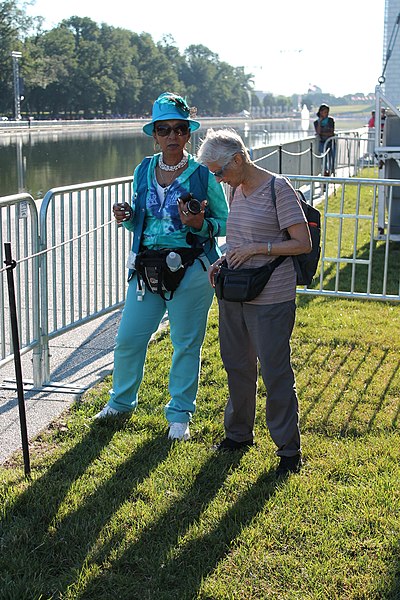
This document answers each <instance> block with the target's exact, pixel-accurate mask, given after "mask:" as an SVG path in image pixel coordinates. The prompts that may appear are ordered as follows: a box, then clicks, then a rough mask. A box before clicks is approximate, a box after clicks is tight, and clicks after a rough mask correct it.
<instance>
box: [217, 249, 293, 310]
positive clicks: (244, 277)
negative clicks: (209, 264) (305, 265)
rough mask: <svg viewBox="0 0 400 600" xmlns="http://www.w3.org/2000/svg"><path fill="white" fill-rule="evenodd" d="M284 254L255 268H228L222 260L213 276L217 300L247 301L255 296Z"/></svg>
mask: <svg viewBox="0 0 400 600" xmlns="http://www.w3.org/2000/svg"><path fill="white" fill-rule="evenodd" d="M285 258H286V256H279V257H278V258H276V259H275V260H274V261H272V262H270V263H267V264H266V265H264V266H263V267H258V268H256V269H229V268H228V266H227V264H226V261H224V262H223V263H222V265H221V267H220V269H219V271H218V272H217V273H216V274H215V276H214V282H215V294H216V296H217V298H218V299H219V300H228V301H229V302H249V301H250V300H254V298H257V296H258V295H259V294H261V292H262V290H263V289H264V287H265V286H266V285H267V283H268V281H269V279H270V277H271V275H272V273H273V272H274V271H275V269H276V267H278V266H279V265H280V264H281V263H282V262H283V261H284V260H285Z"/></svg>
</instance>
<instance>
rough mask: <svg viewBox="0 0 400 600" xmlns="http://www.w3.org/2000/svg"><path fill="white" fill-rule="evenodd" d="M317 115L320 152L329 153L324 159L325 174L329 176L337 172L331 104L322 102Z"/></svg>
mask: <svg viewBox="0 0 400 600" xmlns="http://www.w3.org/2000/svg"><path fill="white" fill-rule="evenodd" d="M317 117H318V119H317V120H316V121H314V129H315V133H316V134H317V136H318V140H319V153H320V154H324V153H325V152H326V153H327V154H326V155H325V156H324V157H323V159H322V164H323V165H324V168H323V174H324V175H325V176H326V177H329V176H330V175H331V174H332V173H334V172H335V153H336V145H335V140H334V135H335V120H334V119H333V117H330V116H329V106H328V105H327V104H321V106H320V107H319V109H318V112H317Z"/></svg>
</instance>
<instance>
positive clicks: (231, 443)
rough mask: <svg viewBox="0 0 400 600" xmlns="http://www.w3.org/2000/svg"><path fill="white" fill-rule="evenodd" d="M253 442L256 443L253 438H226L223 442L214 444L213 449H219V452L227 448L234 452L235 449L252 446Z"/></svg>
mask: <svg viewBox="0 0 400 600" xmlns="http://www.w3.org/2000/svg"><path fill="white" fill-rule="evenodd" d="M253 444H254V442H253V440H246V441H244V442H235V440H231V439H230V438H225V439H224V440H222V442H220V443H219V444H216V445H215V446H213V449H214V450H217V452H223V451H226V450H227V451H228V452H233V451H234V450H242V449H243V448H250V446H253Z"/></svg>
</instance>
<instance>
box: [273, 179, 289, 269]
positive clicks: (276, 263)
mask: <svg viewBox="0 0 400 600" xmlns="http://www.w3.org/2000/svg"><path fill="white" fill-rule="evenodd" d="M275 179H276V177H275V175H272V179H271V197H272V202H273V203H274V206H275V210H276V192H275ZM287 258H289V257H288V256H278V258H276V259H275V260H274V261H273V262H272V263H271V267H273V268H274V269H276V267H279V265H280V264H282V263H283V261H284V260H286V259H287Z"/></svg>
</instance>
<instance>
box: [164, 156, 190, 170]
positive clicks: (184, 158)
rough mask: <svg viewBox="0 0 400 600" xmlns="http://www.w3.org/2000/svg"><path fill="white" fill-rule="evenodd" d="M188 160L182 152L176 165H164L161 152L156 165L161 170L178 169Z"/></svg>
mask: <svg viewBox="0 0 400 600" xmlns="http://www.w3.org/2000/svg"><path fill="white" fill-rule="evenodd" d="M188 160H189V157H188V155H187V154H184V156H183V158H182V160H180V161H179V162H178V164H177V165H166V164H165V162H164V161H163V155H162V154H161V155H160V158H159V159H158V166H159V167H160V169H161V170H162V171H178V169H181V168H182V167H184V166H185V165H186V164H187V162H188Z"/></svg>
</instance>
